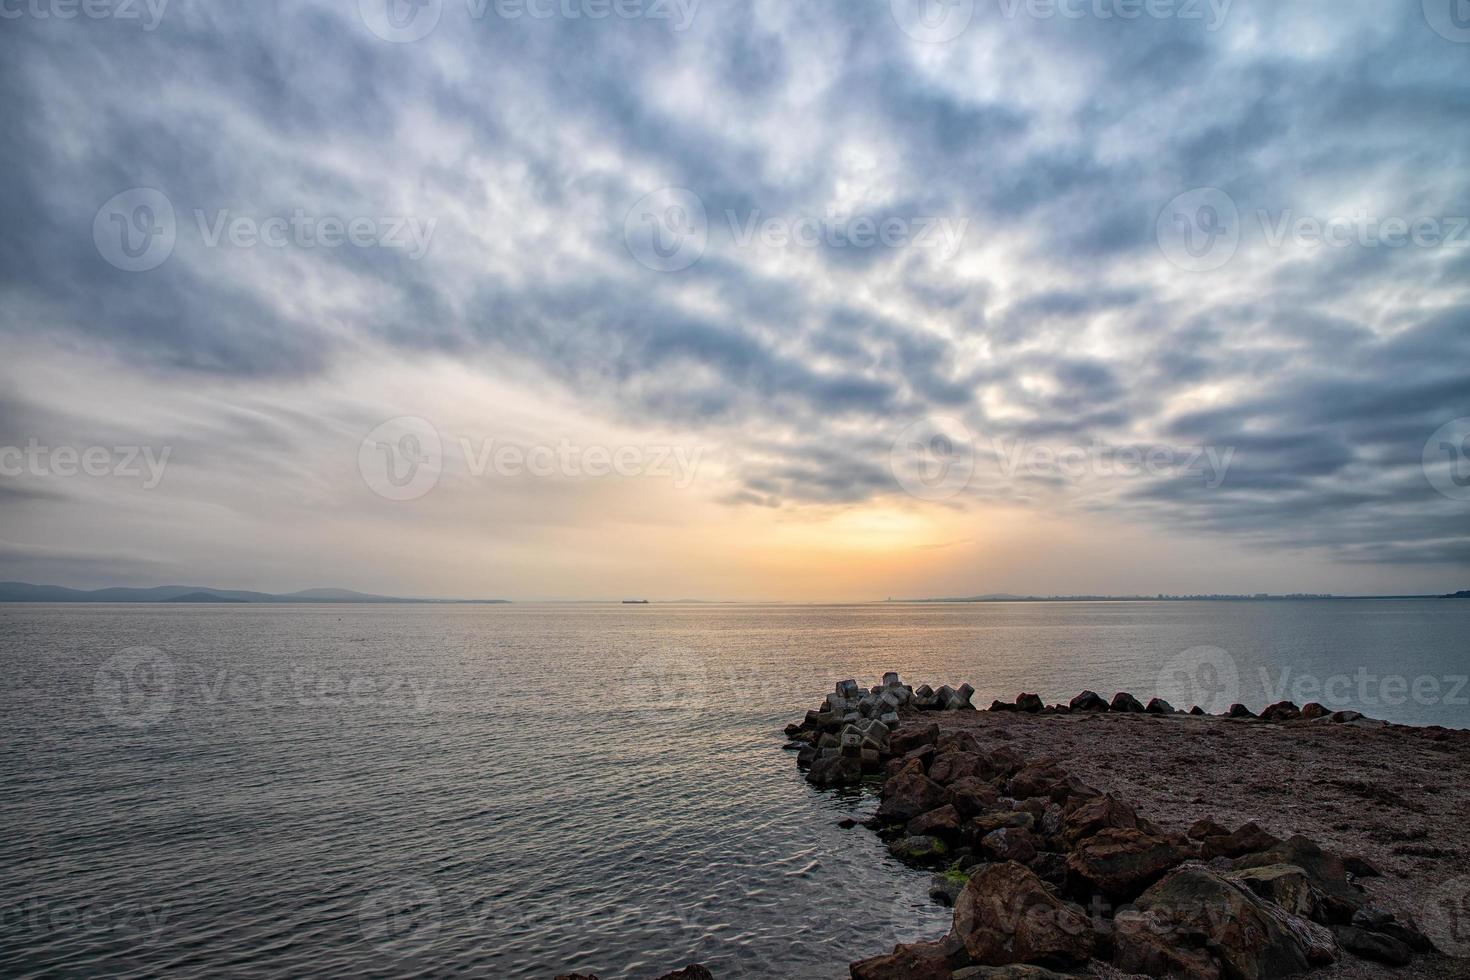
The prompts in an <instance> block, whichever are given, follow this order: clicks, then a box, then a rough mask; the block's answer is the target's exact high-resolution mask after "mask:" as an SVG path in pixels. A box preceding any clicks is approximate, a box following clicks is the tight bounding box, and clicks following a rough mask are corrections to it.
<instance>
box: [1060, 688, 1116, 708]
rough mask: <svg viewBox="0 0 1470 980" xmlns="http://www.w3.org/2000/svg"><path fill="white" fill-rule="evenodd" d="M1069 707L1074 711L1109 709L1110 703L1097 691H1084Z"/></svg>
mask: <svg viewBox="0 0 1470 980" xmlns="http://www.w3.org/2000/svg"><path fill="white" fill-rule="evenodd" d="M1068 707H1069V708H1071V709H1072V710H1073V711H1107V710H1108V703H1107V702H1106V701H1104V700H1103V699H1102V697H1101V696H1099V695H1098V693H1097V692H1096V691H1083V692H1082V693H1081V694H1079V695H1077V696H1076V697H1075V698H1073V699H1072V703H1071V704H1069V705H1068Z"/></svg>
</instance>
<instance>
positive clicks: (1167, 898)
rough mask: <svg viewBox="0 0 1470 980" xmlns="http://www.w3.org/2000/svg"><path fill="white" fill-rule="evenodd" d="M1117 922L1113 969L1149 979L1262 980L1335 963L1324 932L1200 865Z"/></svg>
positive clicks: (1177, 874) (1174, 876)
mask: <svg viewBox="0 0 1470 980" xmlns="http://www.w3.org/2000/svg"><path fill="white" fill-rule="evenodd" d="M1118 919H1121V920H1122V921H1121V923H1120V922H1117V921H1116V920H1115V925H1116V926H1117V929H1116V932H1115V934H1114V935H1115V942H1116V952H1115V955H1114V960H1113V962H1114V965H1115V966H1117V967H1119V968H1120V969H1122V970H1128V971H1134V972H1141V973H1147V974H1148V975H1150V976H1165V975H1170V974H1171V973H1172V974H1176V975H1177V974H1183V975H1185V976H1190V977H1196V976H1199V977H1221V976H1224V977H1230V978H1232V980H1235V978H1241V980H1266V978H1274V977H1284V976H1290V975H1291V974H1294V973H1303V972H1306V971H1307V970H1308V969H1311V968H1312V967H1314V966H1324V965H1326V964H1328V963H1331V962H1333V961H1334V960H1335V959H1336V957H1337V948H1336V943H1335V942H1334V941H1333V938H1332V934H1331V933H1329V932H1328V931H1327V930H1326V929H1325V928H1323V927H1322V926H1319V925H1317V924H1316V923H1313V922H1308V921H1307V920H1306V919H1303V918H1301V917H1300V916H1295V915H1291V914H1289V913H1287V912H1285V911H1283V910H1282V909H1280V908H1277V907H1276V906H1274V905H1271V904H1270V903H1269V902H1265V901H1263V900H1261V899H1260V898H1258V897H1257V896H1255V895H1254V894H1252V893H1251V892H1250V891H1249V890H1247V889H1246V888H1243V887H1241V886H1240V885H1237V884H1235V883H1233V882H1230V881H1227V880H1226V879H1225V878H1223V877H1221V876H1220V875H1217V874H1215V873H1214V872H1212V871H1210V870H1209V869H1208V868H1204V867H1202V866H1199V865H1191V866H1189V867H1185V868H1179V869H1178V870H1176V871H1174V872H1172V873H1171V874H1169V875H1168V876H1167V877H1165V878H1164V879H1163V880H1162V881H1160V882H1158V883H1157V884H1156V885H1154V886H1153V887H1152V888H1150V889H1149V890H1148V891H1146V892H1144V893H1143V895H1141V896H1140V897H1139V898H1138V901H1137V902H1135V903H1134V907H1133V909H1131V910H1128V911H1126V912H1121V913H1119V915H1118ZM1171 964H1172V965H1171Z"/></svg>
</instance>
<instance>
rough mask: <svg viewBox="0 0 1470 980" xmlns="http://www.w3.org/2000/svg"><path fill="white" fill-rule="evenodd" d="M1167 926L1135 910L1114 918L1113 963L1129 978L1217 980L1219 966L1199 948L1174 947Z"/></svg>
mask: <svg viewBox="0 0 1470 980" xmlns="http://www.w3.org/2000/svg"><path fill="white" fill-rule="evenodd" d="M1175 941H1176V940H1175V937H1173V936H1171V935H1169V927H1168V924H1167V923H1162V924H1161V923H1159V922H1156V921H1155V920H1154V918H1153V917H1151V916H1149V915H1147V914H1145V913H1143V912H1140V911H1138V910H1137V909H1134V908H1125V909H1122V910H1120V911H1119V912H1118V914H1117V915H1115V916H1114V917H1113V948H1114V954H1113V963H1114V964H1115V965H1117V966H1118V967H1120V968H1121V969H1123V970H1126V971H1127V972H1128V973H1129V974H1142V975H1143V976H1147V977H1189V978H1190V980H1220V964H1219V963H1218V962H1216V960H1215V958H1214V957H1213V956H1211V955H1210V953H1209V951H1208V950H1206V949H1202V948H1197V947H1192V946H1185V945H1182V944H1181V945H1175Z"/></svg>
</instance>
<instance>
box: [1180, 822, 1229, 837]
mask: <svg viewBox="0 0 1470 980" xmlns="http://www.w3.org/2000/svg"><path fill="white" fill-rule="evenodd" d="M1229 836H1230V831H1229V830H1227V829H1225V828H1224V827H1222V826H1220V825H1219V824H1218V823H1216V822H1215V821H1214V820H1212V819H1210V818H1209V817H1205V818H1204V819H1203V820H1196V821H1195V822H1194V825H1193V826H1192V827H1190V828H1189V839H1190V840H1204V839H1205V838H1206V837H1229Z"/></svg>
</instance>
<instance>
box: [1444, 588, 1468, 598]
mask: <svg viewBox="0 0 1470 980" xmlns="http://www.w3.org/2000/svg"><path fill="white" fill-rule="evenodd" d="M1440 598H1441V599H1470V589H1465V590H1463V591H1461V592H1451V593H1450V594H1449V595H1442V596H1440Z"/></svg>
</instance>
